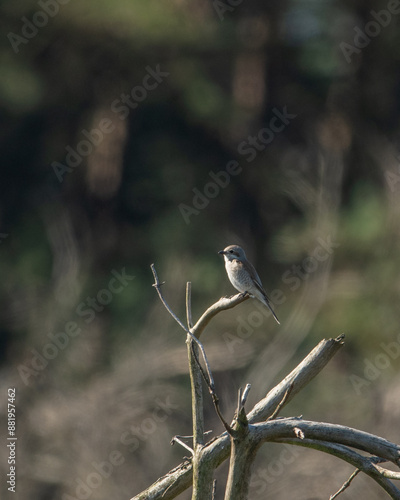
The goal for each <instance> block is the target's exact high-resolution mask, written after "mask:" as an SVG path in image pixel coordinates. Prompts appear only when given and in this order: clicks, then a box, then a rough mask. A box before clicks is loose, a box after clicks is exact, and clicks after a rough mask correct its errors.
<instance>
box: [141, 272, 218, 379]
mask: <svg viewBox="0 0 400 500" xmlns="http://www.w3.org/2000/svg"><path fill="white" fill-rule="evenodd" d="M150 267H151V270H152V272H153V276H154V284H153V286H154V288H155V289H156V290H157V293H158V296H159V297H160V300H161V302H162V303H163V305H164V307H165V309H166V310H167V311H168V312H169V313H170V315H171V316H172V317H173V318H174V320H175V321H176V322H177V323H178V325H179V326H180V327H181V328H182V329H183V330H185V332H186V333H187V334H188V335H189V336H190V337H191V338H192V339H193V340H194V341H195V342H196V344H197V345H198V346H199V348H200V351H201V354H202V356H203V359H204V363H205V365H206V369H207V374H208V377H209V386H211V387H212V388H214V379H213V376H212V375H211V369H210V365H209V363H208V360H207V356H206V353H205V350H204V347H203V344H202V343H201V342H200V340H199V339H198V338H197V337H196V336H195V335H194V334H193V333H192V332H191V331H190V329H188V328H186V326H185V325H184V324H183V323H182V321H181V320H180V319H179V318H178V316H176V314H175V313H174V312H173V311H172V309H171V308H170V307H169V305H168V303H167V301H166V300H165V299H164V296H163V294H162V293H161V285H163V284H164V283H165V282H164V281H163V282H162V283H160V281H159V279H158V275H157V272H156V268H155V266H154V264H151V266H150ZM196 359H197V362H198V358H196Z"/></svg>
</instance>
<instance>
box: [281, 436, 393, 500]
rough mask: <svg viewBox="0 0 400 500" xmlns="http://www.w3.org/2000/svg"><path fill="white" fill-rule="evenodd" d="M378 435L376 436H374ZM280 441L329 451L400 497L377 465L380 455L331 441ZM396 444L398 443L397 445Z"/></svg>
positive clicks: (390, 492) (391, 494)
mask: <svg viewBox="0 0 400 500" xmlns="http://www.w3.org/2000/svg"><path fill="white" fill-rule="evenodd" d="M359 432H360V431H359ZM374 437H376V436H374ZM278 442H282V443H289V444H295V445H298V446H304V447H307V448H313V449H315V450H318V451H323V452H325V453H329V454H330V455H334V456H335V457H338V458H340V459H342V460H344V461H346V462H348V463H349V464H351V465H353V466H355V467H357V469H359V470H360V471H362V472H364V473H365V474H367V475H368V476H369V477H371V479H373V480H374V481H376V482H377V483H378V484H379V486H381V487H382V488H383V489H384V490H385V491H386V492H387V493H388V494H389V495H390V496H391V498H393V499H395V500H399V499H400V490H399V489H398V488H396V486H395V485H394V484H393V483H392V482H391V481H389V479H388V478H386V477H385V475H384V474H382V473H381V472H380V471H379V469H381V467H379V466H378V465H376V463H377V461H379V462H380V461H382V460H383V459H381V458H379V457H365V456H363V455H360V454H359V453H357V452H356V451H354V450H351V449H350V448H348V447H347V446H344V445H342V444H337V443H330V442H327V441H322V440H321V441H319V440H314V439H303V440H297V439H293V438H291V439H279V440H278ZM395 446H396V445H395Z"/></svg>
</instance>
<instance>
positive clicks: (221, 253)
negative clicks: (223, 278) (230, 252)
mask: <svg viewBox="0 0 400 500" xmlns="http://www.w3.org/2000/svg"><path fill="white" fill-rule="evenodd" d="M218 253H219V254H220V255H225V253H226V252H225V250H220V251H219V252H218Z"/></svg>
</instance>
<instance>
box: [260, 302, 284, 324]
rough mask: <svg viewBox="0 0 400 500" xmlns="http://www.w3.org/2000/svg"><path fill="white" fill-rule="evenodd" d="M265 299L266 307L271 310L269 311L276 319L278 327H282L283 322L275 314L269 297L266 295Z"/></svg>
mask: <svg viewBox="0 0 400 500" xmlns="http://www.w3.org/2000/svg"><path fill="white" fill-rule="evenodd" d="M263 299H264V304H265V305H266V306H267V307H268V308H269V310H270V311H271V312H272V316H273V317H274V318H275V321H276V322H277V323H278V325H280V324H281V322H280V321H279V319H278V316H277V315H276V314H275V312H274V310H273V309H272V306H271V304H270V302H269V299H268V297H267V296H266V295H264V297H263Z"/></svg>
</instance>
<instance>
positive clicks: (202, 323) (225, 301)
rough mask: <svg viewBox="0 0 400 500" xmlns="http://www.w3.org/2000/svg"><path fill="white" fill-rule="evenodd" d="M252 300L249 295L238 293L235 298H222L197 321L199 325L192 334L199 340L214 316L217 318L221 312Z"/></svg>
mask: <svg viewBox="0 0 400 500" xmlns="http://www.w3.org/2000/svg"><path fill="white" fill-rule="evenodd" d="M249 298H250V296H249V294H247V293H245V294H243V293H238V294H237V295H234V296H233V297H222V298H220V299H219V300H218V302H216V303H215V304H213V305H212V306H210V307H209V308H208V309H207V310H206V311H205V312H204V313H203V315H202V316H201V318H200V319H199V320H198V321H197V323H196V324H195V325H194V327H193V329H192V332H193V335H196V337H197V338H199V337H200V335H201V334H202V333H203V331H204V329H205V327H206V326H207V325H208V323H209V322H210V321H211V320H212V319H213V317H214V316H216V315H217V314H218V313H219V312H221V311H226V310H228V309H232V307H235V306H237V305H238V304H241V303H242V302H245V301H246V300H248V299H249Z"/></svg>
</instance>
